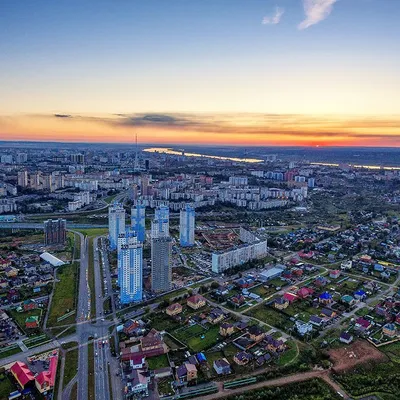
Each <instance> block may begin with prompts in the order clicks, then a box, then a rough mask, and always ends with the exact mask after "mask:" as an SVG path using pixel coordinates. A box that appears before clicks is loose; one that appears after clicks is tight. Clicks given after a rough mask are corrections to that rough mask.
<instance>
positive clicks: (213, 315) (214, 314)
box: [207, 308, 225, 325]
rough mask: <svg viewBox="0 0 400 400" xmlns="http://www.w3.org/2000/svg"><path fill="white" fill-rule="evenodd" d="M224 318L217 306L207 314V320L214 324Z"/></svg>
mask: <svg viewBox="0 0 400 400" xmlns="http://www.w3.org/2000/svg"><path fill="white" fill-rule="evenodd" d="M224 318H225V313H224V312H223V311H222V310H220V309H219V308H214V309H213V310H212V311H211V312H210V313H209V314H208V316H207V321H208V322H210V323H211V324H213V325H215V324H218V322H221V321H222V320H223V319H224Z"/></svg>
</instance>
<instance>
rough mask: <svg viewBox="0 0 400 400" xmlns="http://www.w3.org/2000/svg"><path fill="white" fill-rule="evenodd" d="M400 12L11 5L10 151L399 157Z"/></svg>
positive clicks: (3, 88)
mask: <svg viewBox="0 0 400 400" xmlns="http://www.w3.org/2000/svg"><path fill="white" fill-rule="evenodd" d="M399 18H400V1H398V0H262V1H261V0H140V1H139V0H113V1H111V0H108V1H104V0H95V1H94V0H93V1H92V0H85V1H82V0H68V1H67V0H57V1H48V0H47V1H44V0H42V1H41V0H36V1H15V0H2V1H1V8H0V140H49V141H50V140H51V141H79V142H85V141H87V142H89V141H92V142H96V141H97V142H125V141H127V142H132V141H133V140H134V133H135V132H137V133H138V135H139V140H140V142H144V143H169V144H172V143H180V144H181V143H182V144H183V143H199V144H202V143H204V144H212V143H217V144H228V145H231V144H233V145H246V146H249V145H312V146H314V145H320V146H325V145H344V146H346V145H347V146H399V147H400V23H399Z"/></svg>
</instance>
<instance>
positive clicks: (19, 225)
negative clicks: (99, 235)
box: [0, 221, 108, 230]
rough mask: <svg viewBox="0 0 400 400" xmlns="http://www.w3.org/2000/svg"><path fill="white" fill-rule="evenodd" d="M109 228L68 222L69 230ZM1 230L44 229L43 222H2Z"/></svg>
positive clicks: (0, 224) (0, 223)
mask: <svg viewBox="0 0 400 400" xmlns="http://www.w3.org/2000/svg"><path fill="white" fill-rule="evenodd" d="M93 228H108V225H100V224H98V225H96V224H74V223H71V222H68V221H67V229H93ZM0 229H42V230H43V229H44V224H43V222H0Z"/></svg>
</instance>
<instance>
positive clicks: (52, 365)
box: [35, 355, 58, 393]
mask: <svg viewBox="0 0 400 400" xmlns="http://www.w3.org/2000/svg"><path fill="white" fill-rule="evenodd" d="M57 364H58V355H56V356H52V357H50V360H49V369H48V370H47V371H42V372H40V373H39V374H38V375H36V378H35V385H36V388H37V390H38V391H39V392H40V393H45V392H48V391H49V390H52V389H53V388H54V383H55V380H56V374H57Z"/></svg>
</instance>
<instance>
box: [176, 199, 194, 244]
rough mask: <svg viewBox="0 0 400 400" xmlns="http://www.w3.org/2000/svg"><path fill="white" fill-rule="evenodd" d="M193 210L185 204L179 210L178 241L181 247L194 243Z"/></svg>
mask: <svg viewBox="0 0 400 400" xmlns="http://www.w3.org/2000/svg"><path fill="white" fill-rule="evenodd" d="M194 228H195V211H194V208H193V207H192V206H190V205H189V204H186V207H185V209H184V210H181V213H180V219H179V243H180V245H181V246H183V247H188V246H193V245H194Z"/></svg>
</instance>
